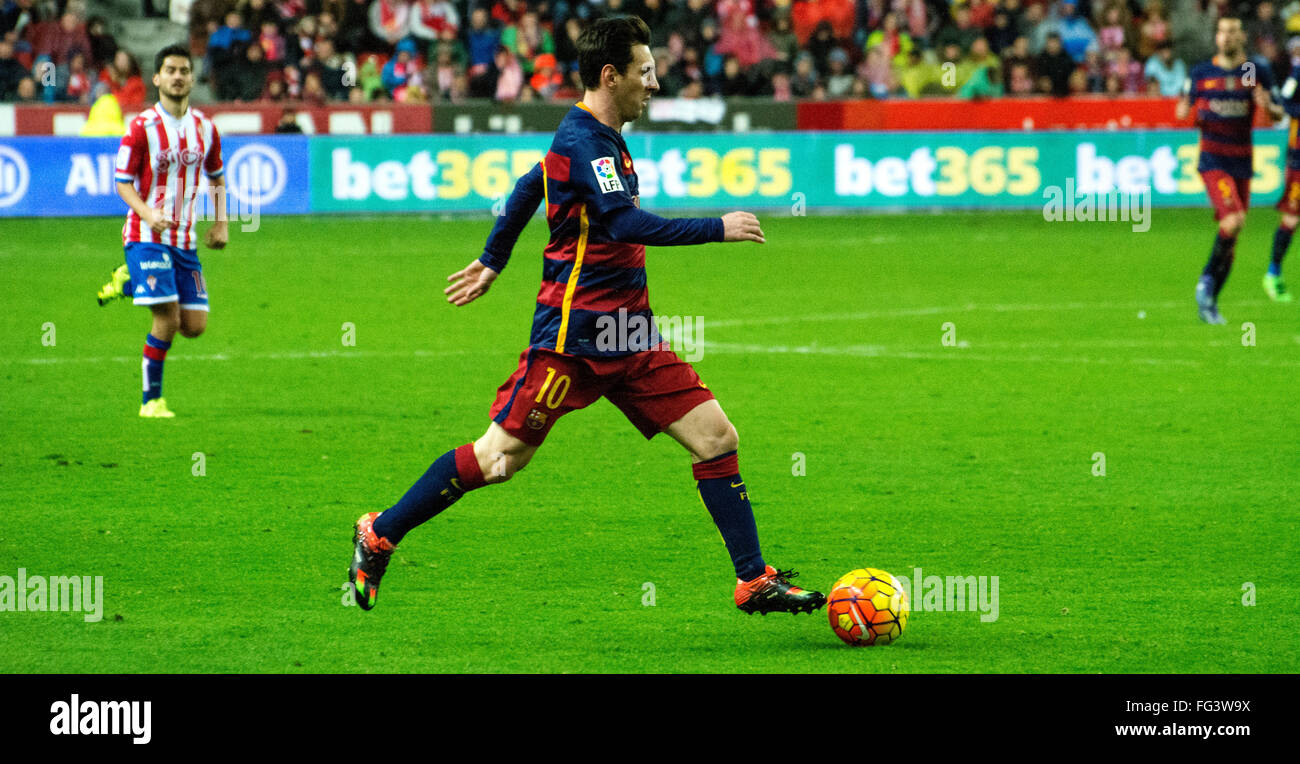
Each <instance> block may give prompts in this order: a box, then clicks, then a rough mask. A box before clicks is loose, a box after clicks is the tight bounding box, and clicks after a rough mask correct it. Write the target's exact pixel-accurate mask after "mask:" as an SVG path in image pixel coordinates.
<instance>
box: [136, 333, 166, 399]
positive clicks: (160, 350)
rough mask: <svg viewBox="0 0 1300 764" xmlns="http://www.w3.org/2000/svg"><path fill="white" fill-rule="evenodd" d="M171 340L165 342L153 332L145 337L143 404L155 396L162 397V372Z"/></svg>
mask: <svg viewBox="0 0 1300 764" xmlns="http://www.w3.org/2000/svg"><path fill="white" fill-rule="evenodd" d="M171 346H172V344H171V343H170V342H163V341H162V340H160V339H158V338H157V337H155V336H153V334H152V333H150V334H148V335H146V336H145V338H144V363H143V364H142V367H143V370H142V374H143V375H144V380H143V381H144V396H143V399H142V400H141V401H140V403H141V404H144V403H148V402H149V401H151V400H153V399H154V398H161V397H162V374H163V361H164V360H166V358H167V350H168V349H169V348H171Z"/></svg>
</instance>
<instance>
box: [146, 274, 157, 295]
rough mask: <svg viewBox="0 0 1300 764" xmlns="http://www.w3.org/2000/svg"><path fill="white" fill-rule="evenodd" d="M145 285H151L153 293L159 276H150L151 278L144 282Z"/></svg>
mask: <svg viewBox="0 0 1300 764" xmlns="http://www.w3.org/2000/svg"><path fill="white" fill-rule="evenodd" d="M144 283H146V284H148V285H149V291H151V292H152V291H153V288H154V285H155V284H157V283H158V277H157V276H150V277H149V278H147V279H145V280H144Z"/></svg>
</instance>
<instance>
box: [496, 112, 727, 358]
mask: <svg viewBox="0 0 1300 764" xmlns="http://www.w3.org/2000/svg"><path fill="white" fill-rule="evenodd" d="M543 201H544V202H545V204H546V222H547V225H548V226H549V227H550V232H551V235H550V240H549V241H548V242H547V244H546V248H545V250H544V251H543V258H542V285H541V288H540V289H539V290H538V293H537V306H536V309H535V311H534V313H533V329H532V336H531V338H530V341H529V344H530V346H532V347H540V348H545V349H547V350H554V351H555V352H557V353H567V354H570V355H579V356H600V357H613V356H621V355H629V354H631V353H636V352H640V351H642V350H648V349H651V348H654V347H656V346H658V343H659V337H658V334H657V333H656V332H654V331H653V326H654V319H653V312H652V311H651V309H650V297H649V291H648V290H647V288H646V273H645V248H646V245H647V244H649V245H652V246H673V245H683V244H703V243H706V242H712V241H722V240H723V226H722V219H721V218H677V219H669V218H661V217H659V216H657V215H652V214H650V213H648V212H645V211H644V210H642V209H641V205H640V193H639V189H638V185H637V176H636V168H635V167H634V166H633V163H632V155H631V153H630V152H629V151H628V148H627V144H626V143H625V142H624V141H623V136H622V134H621V133H619V131H617V130H614V129H613V128H611V127H609V126H608V125H605V124H604V123H602V122H600V121H599V120H598V119H596V117H595V116H594V115H593V114H592V113H591V111H590V110H589V109H588V108H587V107H586V106H585V105H584V104H582V103H579V104H577V105H576V106H574V107H573V108H571V109H570V110H569V112H568V114H566V115H565V117H564V120H563V121H562V122H561V123H560V126H559V128H558V129H557V130H556V132H555V138H554V140H553V141H552V143H551V148H550V150H549V151H547V152H546V157H545V158H544V159H543V160H542V161H541V162H539V163H538V164H537V165H536V166H535V167H533V169H532V170H531V171H530V172H529V173H528V174H527V175H525V176H524V177H522V178H521V179H520V180H519V182H518V183H517V184H516V186H515V191H514V193H513V194H511V197H510V199H509V200H508V201H507V203H506V209H505V212H504V214H502V215H501V217H499V218H498V219H497V222H496V225H495V226H494V228H493V230H492V234H491V236H489V237H488V242H487V245H486V246H485V247H484V253H483V256H482V257H481V258H479V259H480V261H481V262H482V263H483V264H484V265H486V266H488V267H489V268H492V269H493V270H496V271H500V270H501V269H502V268H504V267H505V265H506V262H507V261H508V260H509V258H510V250H511V248H512V247H513V246H514V243H515V241H516V240H517V239H518V237H519V233H520V232H521V231H522V230H523V227H524V226H525V225H526V224H527V222H528V219H529V218H530V217H531V216H532V214H533V213H534V212H535V211H536V209H537V205H538V203H539V202H543ZM620 314H622V315H620ZM634 317H642V318H641V319H640V324H641V325H643V326H647V327H649V328H650V329H651V330H650V331H649V332H646V333H643V334H640V335H638V334H635V333H634V335H633V340H634V342H633V344H629V343H627V342H618V343H615V344H614V345H612V346H611V344H610V343H609V342H608V341H607V338H608V334H606V336H605V337H604V338H602V336H601V332H602V330H605V331H607V332H608V330H609V328H610V327H620V326H621V327H627V326H635V325H637V323H638V322H637V321H633V320H632V319H634ZM642 338H644V340H645V341H644V342H641V341H640V340H641V339H642Z"/></svg>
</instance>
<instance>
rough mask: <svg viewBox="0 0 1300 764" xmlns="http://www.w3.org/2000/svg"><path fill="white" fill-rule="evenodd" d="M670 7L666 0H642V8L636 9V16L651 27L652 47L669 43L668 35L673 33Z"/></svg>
mask: <svg viewBox="0 0 1300 764" xmlns="http://www.w3.org/2000/svg"><path fill="white" fill-rule="evenodd" d="M670 5H671V3H669V2H666V1H665V0H641V3H640V7H639V8H637V9H636V15H638V16H640V17H641V19H642V20H643V21H645V23H646V26H648V27H650V45H651V47H657V46H660V45H663V44H664V43H665V42H667V41H668V33H669V32H671V31H672V25H671V24H670V19H669V16H670V14H671V9H670V7H669V6H670Z"/></svg>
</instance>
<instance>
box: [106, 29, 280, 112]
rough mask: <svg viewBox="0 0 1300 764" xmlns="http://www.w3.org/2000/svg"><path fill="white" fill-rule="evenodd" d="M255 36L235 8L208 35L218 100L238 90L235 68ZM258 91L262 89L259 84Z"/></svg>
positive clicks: (207, 60)
mask: <svg viewBox="0 0 1300 764" xmlns="http://www.w3.org/2000/svg"><path fill="white" fill-rule="evenodd" d="M252 40H253V35H252V33H251V32H250V31H249V30H247V29H245V28H244V19H243V17H242V16H240V15H239V14H238V13H236V12H234V11H231V12H230V13H227V14H226V16H225V19H224V22H223V23H222V25H221V26H219V27H217V28H216V30H214V31H213V32H212V34H211V35H209V37H208V50H207V55H206V56H205V59H204V60H205V71H207V72H209V73H210V74H211V80H212V89H213V91H214V92H215V93H216V95H217V98H218V99H219V100H222V101H229V100H231V99H233V98H234V97H235V95H236V93H237V92H238V91H239V88H238V87H237V86H236V85H235V84H234V83H233V80H234V78H235V72H236V70H238V69H239V67H240V66H242V61H243V59H244V51H245V49H246V48H248V47H250V46H251V44H252ZM263 53H265V51H263ZM257 91H258V92H259V93H260V92H261V91H262V88H261V86H260V85H259V86H258V88H257ZM118 100H121V99H120V98H119V99H118ZM122 108H123V109H125V108H126V106H125V105H124V106H123V107H122Z"/></svg>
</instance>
